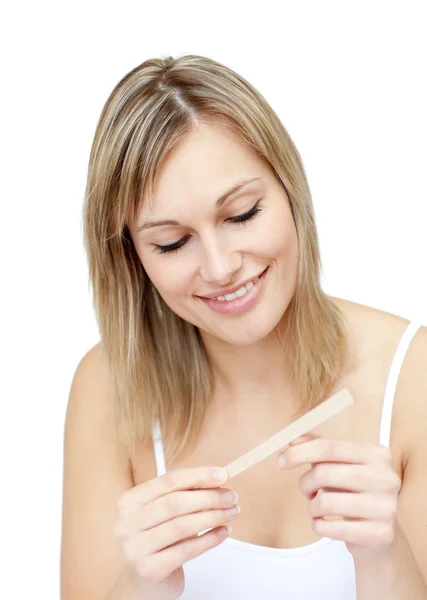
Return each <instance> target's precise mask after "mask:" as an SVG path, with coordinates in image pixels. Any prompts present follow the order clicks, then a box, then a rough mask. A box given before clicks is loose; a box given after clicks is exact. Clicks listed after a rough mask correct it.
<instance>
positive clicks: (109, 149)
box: [83, 55, 348, 461]
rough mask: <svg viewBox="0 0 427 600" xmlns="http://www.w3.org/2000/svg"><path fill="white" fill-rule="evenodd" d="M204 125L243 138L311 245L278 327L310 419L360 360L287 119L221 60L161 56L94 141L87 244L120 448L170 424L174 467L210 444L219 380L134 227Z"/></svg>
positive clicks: (141, 72) (124, 94)
mask: <svg viewBox="0 0 427 600" xmlns="http://www.w3.org/2000/svg"><path fill="white" fill-rule="evenodd" d="M202 121H205V122H206V121H211V122H219V123H221V124H223V125H226V126H228V127H230V128H231V129H232V131H233V132H235V133H236V134H238V135H239V136H240V138H241V139H242V140H243V141H244V143H246V144H247V145H248V147H249V148H250V149H251V150H252V151H253V152H255V153H257V154H258V155H259V156H261V157H263V158H264V159H265V160H266V161H267V162H268V163H269V164H270V166H271V167H272V169H273V170H274V172H275V174H276V176H277V177H278V179H279V181H280V182H281V183H282V185H283V186H284V188H285V190H286V192H287V195H288V197H289V201H290V204H291V209H292V214H293V218H294V221H295V226H296V230H297V235H298V243H299V254H300V262H299V273H298V282H297V286H296V291H295V294H294V296H293V298H292V300H291V302H290V304H289V306H288V308H287V310H286V313H285V315H286V318H283V319H282V321H281V323H280V324H279V326H278V328H277V332H278V334H279V335H280V339H281V340H282V341H283V344H282V345H283V348H284V351H285V357H286V361H287V362H288V363H289V365H290V367H291V372H292V373H293V384H294V390H295V394H296V398H297V399H298V405H299V407H300V410H299V413H298V414H302V413H303V412H305V411H306V410H309V409H310V408H313V407H314V406H316V405H318V404H319V403H320V402H321V401H322V400H324V399H325V398H326V397H327V395H328V393H329V392H330V390H331V389H332V387H333V386H334V384H335V383H336V382H337V381H338V378H339V377H340V375H341V373H342V370H343V368H344V365H345V364H346V361H347V357H348V337H347V332H346V323H345V319H344V317H343V315H342V313H341V312H340V311H339V309H338V307H337V306H336V305H335V304H334V303H333V302H332V301H331V300H330V299H329V298H328V297H327V296H326V294H325V293H324V292H323V291H322V289H321V287H320V270H321V259H320V253H319V243H318V236H317V231H316V226H315V219H314V211H313V205H312V199H311V194H310V190H309V187H308V182H307V179H306V175H305V172H304V167H303V164H302V161H301V158H300V155H299V153H298V151H297V149H296V147H295V146H294V144H293V142H292V140H291V138H290V137H289V135H288V133H287V131H286V130H285V128H284V126H283V124H282V123H281V121H280V120H279V118H278V116H277V115H276V114H275V112H274V111H273V110H272V108H271V107H270V106H269V104H268V103H267V101H266V100H265V99H264V97H263V96H262V95H261V94H260V93H259V92H258V91H257V90H256V89H255V88H254V87H253V86H251V85H250V84H249V83H248V82H247V81H246V80H245V79H243V78H242V77H241V76H240V75H238V74H237V73H235V72H234V71H232V70H231V69H230V68H228V67H227V66H225V65H223V64H220V63H218V62H216V61H214V60H212V59H209V58H206V57H203V56H198V55H186V56H181V57H178V58H173V57H171V56H169V57H166V58H153V59H149V60H146V61H145V62H143V63H142V64H141V65H139V66H137V67H136V68H134V69H133V70H131V71H130V72H129V73H128V74H127V75H125V76H124V77H123V78H122V79H121V80H120V81H119V82H118V84H117V85H116V86H115V88H114V89H113V91H112V92H111V94H110V96H109V98H108V99H107V102H106V104H105V106H104V108H103V110H102V113H101V116H100V118H99V121H98V124H97V127H96V131H95V137H94V140H93V144H92V148H91V153H90V159H89V166H88V175H87V186H86V191H85V202H84V206H83V230H84V245H85V250H86V253H87V258H88V266H89V279H90V283H91V284H92V287H93V303H94V309H95V314H96V318H97V322H98V326H99V330H100V336H101V345H102V349H103V352H104V354H105V358H106V360H107V364H108V367H109V373H110V376H111V384H112V391H113V394H112V397H113V403H114V414H115V417H116V424H117V428H118V433H119V436H120V439H121V440H122V441H123V442H125V443H126V445H127V447H128V448H129V455H130V457H131V460H134V459H135V451H136V447H137V443H139V442H142V443H145V442H147V440H149V438H150V437H151V436H152V433H153V426H154V425H155V422H156V420H157V419H159V420H160V423H161V426H162V432H163V439H164V443H165V452H166V454H167V455H168V456H169V458H170V460H171V461H173V460H174V459H175V458H176V457H177V456H178V455H179V454H180V452H181V451H182V450H184V449H188V448H189V447H191V446H192V444H193V443H194V442H195V441H196V440H197V439H198V436H199V434H200V431H201V427H202V424H203V419H204V415H205V412H206V408H207V406H208V404H209V401H210V398H211V395H212V389H213V379H212V372H211V369H210V366H209V363H208V360H207V357H206V352H205V350H204V346H203V343H202V341H201V337H200V334H199V330H198V329H197V328H196V327H195V326H194V325H192V324H190V323H188V322H187V321H184V320H183V319H181V318H180V317H179V316H178V315H176V314H175V313H174V312H173V311H172V310H171V309H169V307H168V306H167V305H166V304H165V303H164V302H163V300H162V299H161V298H160V296H159V295H156V290H155V289H154V286H153V285H152V283H151V281H150V279H149V278H148V276H147V275H146V273H145V271H144V268H143V267H142V265H141V261H140V260H139V257H138V256H137V254H136V251H135V248H134V246H133V243H132V240H131V236H130V233H129V229H128V223H129V219H134V218H135V215H136V214H137V210H138V207H139V205H140V202H141V198H142V196H143V195H144V193H145V191H146V190H148V194H149V196H150V197H151V194H152V190H153V185H154V178H155V176H156V173H157V172H158V170H159V168H160V166H161V165H162V161H163V160H164V158H165V157H166V155H167V153H168V152H169V151H170V150H171V149H172V148H174V147H175V146H177V144H179V142H180V141H181V140H182V139H183V138H184V136H186V135H187V134H188V133H189V132H191V131H192V128H193V127H194V125H195V124H197V123H199V122H202Z"/></svg>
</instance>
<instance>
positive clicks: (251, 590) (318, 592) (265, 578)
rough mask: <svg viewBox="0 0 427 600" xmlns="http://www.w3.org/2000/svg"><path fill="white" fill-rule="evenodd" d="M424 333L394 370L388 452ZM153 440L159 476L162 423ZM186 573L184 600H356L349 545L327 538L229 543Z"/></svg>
mask: <svg viewBox="0 0 427 600" xmlns="http://www.w3.org/2000/svg"><path fill="white" fill-rule="evenodd" d="M419 327H421V324H417V323H415V322H411V323H409V325H408V327H407V328H406V330H405V332H404V334H403V336H402V338H401V339H400V341H399V344H398V347H397V349H396V352H395V355H394V358H393V361H392V363H391V367H390V370H389V375H388V379H387V385H386V390H385V396H384V403H383V410H382V415H381V427H380V436H379V443H380V444H382V445H383V446H386V447H389V444H390V429H391V416H392V410H393V401H394V395H395V390H396V385H397V380H398V377H399V373H400V369H401V366H402V363H403V359H404V357H405V354H406V351H407V349H408V346H409V344H410V342H411V340H412V338H413V336H414V335H415V333H416V332H417V330H418V329H419ZM153 438H154V452H155V458H156V464H157V476H160V475H163V474H164V473H165V472H166V466H165V457H164V451H163V444H162V438H161V430H160V426H159V423H157V425H156V427H155V430H154V432H153ZM206 531H207V530H206ZM184 573H185V582H186V583H185V589H184V592H183V594H182V595H181V596H180V598H181V600H261V599H266V600H356V580H355V570H354V562H353V557H352V555H351V554H350V552H349V551H348V550H347V547H346V545H345V544H344V542H342V541H340V540H333V539H331V538H327V537H323V538H321V539H320V540H317V541H316V542H314V543H313V544H308V545H307V546H302V547H298V548H269V547H268V546H258V545H256V544H249V543H247V542H243V541H240V540H235V539H233V538H230V537H228V538H226V539H225V540H224V541H223V542H221V543H220V544H219V546H215V548H211V549H210V550H207V551H206V552H204V553H203V554H201V555H200V556H197V557H196V558H193V559H192V560H189V561H188V562H186V563H185V564H184Z"/></svg>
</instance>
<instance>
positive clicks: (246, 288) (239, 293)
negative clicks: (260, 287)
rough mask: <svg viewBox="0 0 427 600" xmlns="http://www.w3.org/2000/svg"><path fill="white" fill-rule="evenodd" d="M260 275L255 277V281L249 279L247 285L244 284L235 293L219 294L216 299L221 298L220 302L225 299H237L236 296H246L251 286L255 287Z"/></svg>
mask: <svg viewBox="0 0 427 600" xmlns="http://www.w3.org/2000/svg"><path fill="white" fill-rule="evenodd" d="M258 279H259V277H255V279H254V280H253V281H248V283H247V284H246V285H242V287H241V288H239V289H238V290H237V291H236V292H234V293H233V294H226V295H225V296H218V297H217V298H215V300H219V301H220V302H224V300H235V299H236V298H241V297H242V296H244V295H245V294H246V293H247V292H249V290H250V289H251V288H253V287H254V285H255V284H256V282H257V281H258Z"/></svg>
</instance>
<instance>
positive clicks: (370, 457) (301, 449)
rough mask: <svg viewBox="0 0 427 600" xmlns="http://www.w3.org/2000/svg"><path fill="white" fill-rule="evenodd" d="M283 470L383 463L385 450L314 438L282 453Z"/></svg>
mask: <svg viewBox="0 0 427 600" xmlns="http://www.w3.org/2000/svg"><path fill="white" fill-rule="evenodd" d="M283 454H284V457H285V460H286V464H285V467H284V468H285V469H287V468H294V467H296V466H299V465H302V464H305V463H319V462H341V463H349V464H351V463H353V464H357V463H358V464H369V463H374V462H375V463H378V462H380V461H384V459H385V456H386V448H383V447H381V446H375V445H374V444H371V443H361V442H353V441H349V440H337V439H326V438H316V439H314V440H309V441H308V442H305V443H301V444H298V445H296V446H290V447H288V448H287V449H286V450H284V451H283Z"/></svg>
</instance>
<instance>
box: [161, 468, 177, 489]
mask: <svg viewBox="0 0 427 600" xmlns="http://www.w3.org/2000/svg"><path fill="white" fill-rule="evenodd" d="M162 480H163V484H164V485H165V487H166V488H167V489H168V490H174V489H175V488H176V486H177V476H176V473H175V471H167V472H166V473H165V474H164V475H162Z"/></svg>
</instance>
